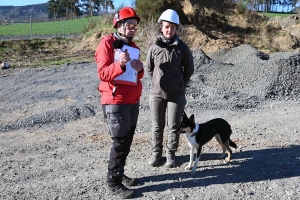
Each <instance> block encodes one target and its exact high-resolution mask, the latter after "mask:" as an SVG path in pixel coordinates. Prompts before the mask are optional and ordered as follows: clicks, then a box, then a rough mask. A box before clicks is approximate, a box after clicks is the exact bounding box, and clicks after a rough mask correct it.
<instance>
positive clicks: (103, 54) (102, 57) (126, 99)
mask: <svg viewBox="0 0 300 200" xmlns="http://www.w3.org/2000/svg"><path fill="white" fill-rule="evenodd" d="M116 39H117V38H116V37H114V36H113V34H110V35H108V36H105V37H103V38H102V39H101V41H100V43H99V44H98V46H97V48H96V52H95V60H96V63H97V73H98V77H99V79H100V83H99V91H100V93H101V104H135V103H138V102H139V100H140V97H141V95H142V83H141V81H140V79H141V78H143V76H144V70H142V72H140V73H138V81H137V86H130V85H124V84H114V81H113V80H114V79H115V78H116V77H117V76H119V75H120V74H122V73H123V70H122V69H121V66H120V63H119V62H114V48H113V42H114V41H115V40H116ZM128 45H129V46H132V47H135V48H138V47H137V46H136V44H135V43H134V42H129V44H128ZM115 85H116V90H115V94H114V96H113V95H112V90H113V88H114V86H115Z"/></svg>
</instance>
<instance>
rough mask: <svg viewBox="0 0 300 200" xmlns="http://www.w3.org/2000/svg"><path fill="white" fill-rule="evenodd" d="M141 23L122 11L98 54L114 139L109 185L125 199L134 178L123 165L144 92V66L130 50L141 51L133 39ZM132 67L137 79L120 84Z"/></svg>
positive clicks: (128, 11) (105, 110)
mask: <svg viewBox="0 0 300 200" xmlns="http://www.w3.org/2000/svg"><path fill="white" fill-rule="evenodd" d="M139 21H140V18H139V17H138V15H137V14H136V12H135V11H134V10H133V9H132V8H130V7H124V8H122V9H120V10H119V12H118V13H117V14H116V15H115V16H114V20H113V26H114V28H116V32H115V33H111V34H109V35H107V36H104V37H103V38H102V39H101V41H100V43H99V45H98V47H97V49H96V52H95V60H96V62H97V73H98V77H99V79H100V84H99V91H100V93H101V104H102V110H103V114H104V117H105V119H106V121H107V124H108V127H109V131H110V136H111V138H112V147H111V152H110V159H109V164H108V173H107V184H108V187H109V190H110V191H111V193H112V194H116V195H120V196H121V197H122V198H131V197H133V191H132V190H130V189H128V188H127V187H126V186H133V185H134V184H135V181H134V179H132V178H129V177H127V176H126V175H125V174H124V166H125V162H126V158H127V156H128V154H129V151H130V146H131V143H132V140H133V135H134V131H135V128H136V124H137V120H138V115H139V101H140V97H141V93H142V83H141V81H140V79H141V78H142V77H143V75H144V69H143V63H142V62H141V61H140V60H139V59H138V58H137V59H133V58H132V56H133V55H130V54H131V53H130V51H128V50H127V49H132V48H134V50H137V49H138V47H137V46H136V44H135V43H134V42H132V39H133V37H134V35H135V33H136V31H137V28H138V23H139ZM128 46H129V47H128ZM137 52H139V51H138V50H137ZM130 67H131V68H133V69H134V70H135V71H134V72H135V74H136V80H135V81H134V82H130V83H128V82H126V81H118V80H117V77H120V75H122V74H124V73H126V71H127V73H128V72H129V70H132V69H130Z"/></svg>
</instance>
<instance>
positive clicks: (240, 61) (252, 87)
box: [187, 45, 300, 109]
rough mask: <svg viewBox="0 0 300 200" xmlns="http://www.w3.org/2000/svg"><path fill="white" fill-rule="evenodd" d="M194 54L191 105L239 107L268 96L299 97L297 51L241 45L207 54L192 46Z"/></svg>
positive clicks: (252, 105)
mask: <svg viewBox="0 0 300 200" xmlns="http://www.w3.org/2000/svg"><path fill="white" fill-rule="evenodd" d="M193 55H194V58H195V59H194V62H195V63H194V64H195V69H196V72H195V73H194V75H193V77H192V81H191V84H190V87H189V88H188V89H187V96H188V97H189V98H190V99H191V102H192V103H190V104H191V105H201V106H202V107H205V108H208V109H222V108H226V109H228V108H230V109H241V108H254V107H256V106H258V105H259V104H261V103H262V102H263V101H265V100H268V99H278V100H281V99H285V100H287V99H296V100H298V99H300V93H299V88H300V82H299V81H300V79H299V67H300V65H299V59H300V53H299V52H280V53H276V54H272V55H271V56H269V55H267V54H264V53H262V52H260V51H258V50H256V49H255V48H252V47H251V46H250V45H242V46H239V47H236V48H233V49H223V50H220V51H217V52H215V53H212V54H210V55H209V56H208V55H205V54H204V53H203V52H202V51H201V50H195V51H193ZM193 107H197V106H193Z"/></svg>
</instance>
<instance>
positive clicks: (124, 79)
mask: <svg viewBox="0 0 300 200" xmlns="http://www.w3.org/2000/svg"><path fill="white" fill-rule="evenodd" d="M126 49H127V52H128V53H129V55H130V58H131V59H139V56H140V50H139V49H137V48H134V47H131V46H128V45H124V46H123V47H122V50H123V51H125V50H126ZM122 50H121V49H116V50H115V52H114V61H115V62H116V61H118V60H119V56H120V53H122ZM137 79H138V72H137V71H136V70H135V69H133V68H132V66H131V64H130V61H129V62H127V63H126V71H125V72H124V73H123V74H121V75H119V76H118V77H116V78H115V79H114V81H115V83H116V84H124V85H132V86H136V85H137Z"/></svg>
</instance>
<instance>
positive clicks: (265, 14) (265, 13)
mask: <svg viewBox="0 0 300 200" xmlns="http://www.w3.org/2000/svg"><path fill="white" fill-rule="evenodd" d="M259 14H262V15H264V16H267V17H289V16H291V15H292V14H291V13H267V12H259Z"/></svg>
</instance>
